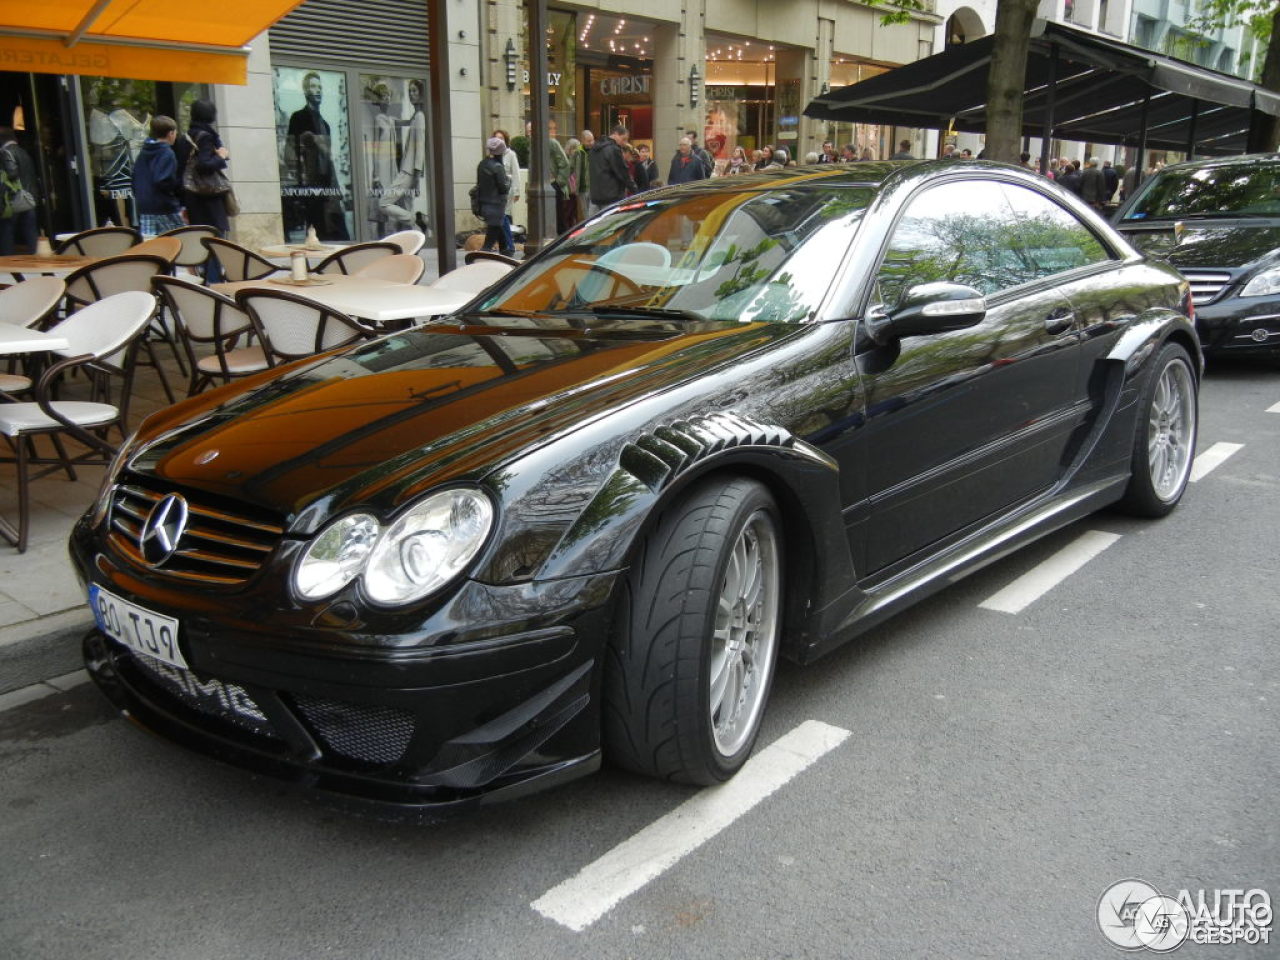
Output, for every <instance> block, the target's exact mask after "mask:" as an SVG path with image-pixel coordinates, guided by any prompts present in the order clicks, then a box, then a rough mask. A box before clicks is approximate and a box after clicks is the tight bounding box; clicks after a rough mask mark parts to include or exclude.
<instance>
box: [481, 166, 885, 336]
mask: <svg viewBox="0 0 1280 960" xmlns="http://www.w3.org/2000/svg"><path fill="white" fill-rule="evenodd" d="M874 195H875V191H874V190H873V189H872V188H870V187H843V186H818V185H807V184H798V185H795V186H790V187H785V188H780V189H779V188H775V189H769V190H741V191H725V190H699V191H696V192H690V193H687V194H683V195H681V196H677V197H654V198H652V199H648V200H646V199H644V198H643V196H641V197H637V198H636V199H635V200H634V201H632V202H629V203H623V204H622V205H620V206H618V207H615V208H613V209H612V210H610V211H608V212H607V213H604V214H602V215H601V216H599V217H596V218H595V219H593V220H590V221H588V222H587V223H585V224H582V225H581V226H579V227H577V228H576V229H575V230H573V231H572V232H570V233H569V234H568V235H567V236H566V237H564V238H563V239H562V240H561V241H560V242H559V243H557V244H556V246H554V247H553V248H551V249H550V250H548V251H547V252H546V253H545V254H544V255H543V256H541V257H539V258H538V260H537V261H536V263H533V264H530V265H529V267H528V268H527V269H526V270H524V271H521V273H520V275H519V276H518V277H515V278H513V279H512V280H511V281H509V282H508V283H506V284H503V285H502V286H500V287H498V288H497V289H496V290H495V292H494V293H493V295H492V296H490V297H489V298H487V299H486V300H485V301H483V303H482V305H481V312H486V311H488V312H494V313H508V314H511V313H514V314H521V315H524V314H535V313H536V314H550V315H580V314H584V313H585V314H592V315H603V314H609V315H622V316H626V315H630V314H634V315H638V316H650V315H652V316H659V317H668V316H669V317H673V318H679V317H683V318H685V319H690V320H734V321H740V322H743V323H749V322H754V323H799V322H802V321H805V320H808V319H811V318H812V316H813V314H814V312H815V311H816V309H817V307H818V305H819V303H821V301H822V298H823V296H824V295H825V294H826V291H827V288H828V287H829V286H830V285H831V281H832V279H833V278H834V277H835V275H836V273H837V268H838V266H839V264H840V262H841V261H842V260H843V258H844V255H845V251H847V250H848V247H849V242H850V240H851V239H852V237H853V233H854V231H855V230H856V228H857V224H858V221H859V220H860V219H861V216H862V211H863V210H864V209H865V208H866V206H867V204H868V203H870V202H871V198H872V197H873V196H874Z"/></svg>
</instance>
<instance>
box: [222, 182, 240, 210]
mask: <svg viewBox="0 0 1280 960" xmlns="http://www.w3.org/2000/svg"><path fill="white" fill-rule="evenodd" d="M222 202H223V203H224V204H225V205H226V208H227V216H228V217H238V216H239V215H240V201H239V200H237V199H236V192H235V191H234V190H232V189H231V188H230V187H228V188H227V192H226V193H224V194H223V195H222Z"/></svg>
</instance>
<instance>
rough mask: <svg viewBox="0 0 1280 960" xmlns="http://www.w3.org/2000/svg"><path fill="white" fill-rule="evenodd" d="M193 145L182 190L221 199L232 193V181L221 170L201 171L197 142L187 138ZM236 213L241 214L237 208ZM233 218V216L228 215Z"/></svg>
mask: <svg viewBox="0 0 1280 960" xmlns="http://www.w3.org/2000/svg"><path fill="white" fill-rule="evenodd" d="M187 142H188V143H189V144H191V152H190V153H188V154H187V165H186V167H185V168H184V169H183V171H182V189H183V190H184V191H186V192H187V193H191V194H194V195H195V196H197V197H220V196H222V195H223V194H226V193H230V192H231V181H230V180H228V179H227V175H226V174H225V173H223V172H222V171H221V170H201V169H200V168H199V166H197V165H196V155H197V154H198V153H199V152H200V150H199V148H198V147H197V146H196V142H195V141H194V140H192V139H191V137H190V135H188V136H187ZM236 212H237V213H238V212H239V208H238V207H237V210H236ZM228 216H231V214H228Z"/></svg>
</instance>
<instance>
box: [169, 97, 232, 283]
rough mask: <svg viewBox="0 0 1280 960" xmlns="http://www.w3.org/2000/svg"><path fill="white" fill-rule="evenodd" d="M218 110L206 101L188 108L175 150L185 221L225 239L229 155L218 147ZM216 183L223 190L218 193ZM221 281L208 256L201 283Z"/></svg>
mask: <svg viewBox="0 0 1280 960" xmlns="http://www.w3.org/2000/svg"><path fill="white" fill-rule="evenodd" d="M217 119H218V108H217V107H215V106H214V105H213V104H212V103H211V102H210V101H208V100H197V101H196V102H195V103H193V104H192V105H191V123H190V125H189V126H188V127H187V135H186V136H185V137H183V138H182V139H180V140H179V141H178V143H177V145H176V147H175V152H176V153H177V154H178V169H179V170H180V171H182V192H183V198H184V201H185V202H186V205H187V222H188V223H191V224H205V225H207V226H210V227H217V228H218V232H219V235H221V236H226V233H227V230H228V229H230V223H229V221H228V219H227V212H228V211H227V203H228V197H229V196H230V194H231V184H230V182H229V181H228V180H227V175H226V173H225V172H224V171H225V170H226V168H227V158H228V157H229V156H231V152H230V151H229V150H227V148H226V147H224V146H223V145H222V138H221V137H220V136H218V131H217V128H215V127H214V123H215V122H216V121H217ZM220 184H225V187H226V189H225V190H222V191H221V192H215V191H217V190H218V188H219V186H220ZM221 279H222V266H221V265H220V264H219V263H218V258H217V257H210V258H209V262H208V264H207V265H206V266H205V280H207V281H208V282H209V283H217V282H218V281H220V280H221Z"/></svg>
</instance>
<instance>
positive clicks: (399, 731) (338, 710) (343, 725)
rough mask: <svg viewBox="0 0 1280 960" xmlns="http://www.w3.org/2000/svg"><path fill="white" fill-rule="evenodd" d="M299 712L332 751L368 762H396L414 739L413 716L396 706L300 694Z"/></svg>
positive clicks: (295, 699)
mask: <svg viewBox="0 0 1280 960" xmlns="http://www.w3.org/2000/svg"><path fill="white" fill-rule="evenodd" d="M293 702H294V704H295V705H296V706H297V708H298V711H299V712H300V713H301V714H302V715H303V717H305V718H306V721H307V723H308V724H309V725H310V726H311V728H312V729H313V730H314V731H315V732H316V733H317V734H318V735H319V736H320V738H321V739H322V740H324V742H325V743H326V744H327V745H328V746H329V748H330V749H331V750H333V751H334V752H336V753H340V754H342V755H343V756H344V757H350V758H351V759H353V760H363V761H365V762H366V763H395V762H396V761H397V760H399V759H400V758H401V757H402V756H403V755H404V752H405V750H406V749H407V748H408V746H409V740H410V739H411V738H412V737H413V727H414V724H413V714H411V713H409V712H408V711H407V710H399V709H396V708H395V707H370V706H364V705H362V704H354V703H345V702H343V701H341V700H327V699H325V698H323V697H310V696H306V695H298V696H295V697H294V698H293Z"/></svg>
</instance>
